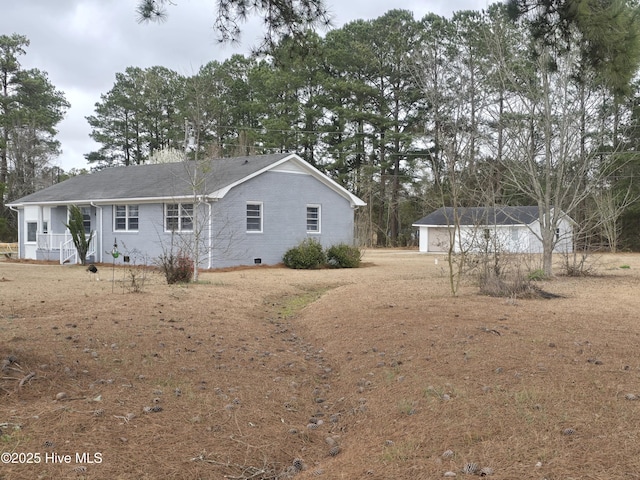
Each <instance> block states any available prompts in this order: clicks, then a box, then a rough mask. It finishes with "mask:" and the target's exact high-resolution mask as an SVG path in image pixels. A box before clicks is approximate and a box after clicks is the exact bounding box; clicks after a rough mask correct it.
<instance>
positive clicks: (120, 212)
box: [113, 205, 138, 231]
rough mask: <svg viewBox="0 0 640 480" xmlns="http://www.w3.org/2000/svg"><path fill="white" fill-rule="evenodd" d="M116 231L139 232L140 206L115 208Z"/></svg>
mask: <svg viewBox="0 0 640 480" xmlns="http://www.w3.org/2000/svg"><path fill="white" fill-rule="evenodd" d="M113 217H114V227H113V228H114V230H119V231H137V230H138V206H137V205H116V206H115V207H114V214H113Z"/></svg>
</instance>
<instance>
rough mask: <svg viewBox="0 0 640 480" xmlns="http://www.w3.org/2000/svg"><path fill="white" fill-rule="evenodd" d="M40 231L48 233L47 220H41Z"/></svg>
mask: <svg viewBox="0 0 640 480" xmlns="http://www.w3.org/2000/svg"><path fill="white" fill-rule="evenodd" d="M42 233H49V222H47V221H46V220H43V221H42Z"/></svg>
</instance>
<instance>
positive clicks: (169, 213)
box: [164, 203, 193, 232]
mask: <svg viewBox="0 0 640 480" xmlns="http://www.w3.org/2000/svg"><path fill="white" fill-rule="evenodd" d="M164 229H165V231H167V232H192V231H193V203H167V204H165V208H164Z"/></svg>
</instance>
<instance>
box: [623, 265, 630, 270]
mask: <svg viewBox="0 0 640 480" xmlns="http://www.w3.org/2000/svg"><path fill="white" fill-rule="evenodd" d="M620 268H624V269H629V268H631V266H629V265H620Z"/></svg>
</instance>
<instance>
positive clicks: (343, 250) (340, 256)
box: [327, 243, 362, 268]
mask: <svg viewBox="0 0 640 480" xmlns="http://www.w3.org/2000/svg"><path fill="white" fill-rule="evenodd" d="M361 258H362V252H360V249H359V248H358V247H354V246H353V245H347V244H346V243H339V244H337V245H333V246H331V247H330V248H329V249H328V250H327V262H328V263H329V265H330V266H332V267H335V268H357V267H359V266H360V259H361Z"/></svg>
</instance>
